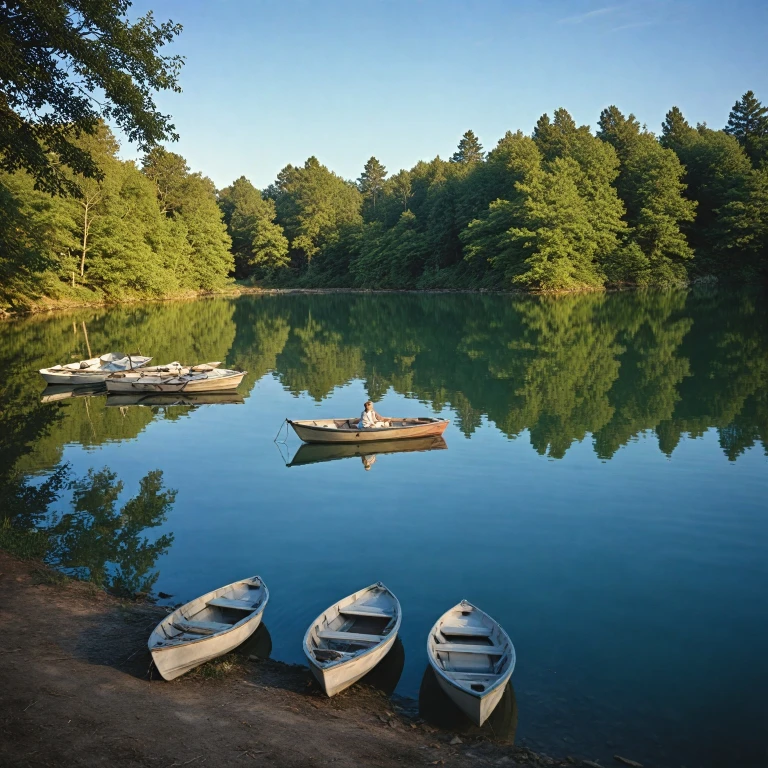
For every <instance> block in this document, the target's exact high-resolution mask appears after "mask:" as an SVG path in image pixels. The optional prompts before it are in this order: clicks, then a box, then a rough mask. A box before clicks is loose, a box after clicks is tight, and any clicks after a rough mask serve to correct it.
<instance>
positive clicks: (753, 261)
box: [0, 92, 768, 306]
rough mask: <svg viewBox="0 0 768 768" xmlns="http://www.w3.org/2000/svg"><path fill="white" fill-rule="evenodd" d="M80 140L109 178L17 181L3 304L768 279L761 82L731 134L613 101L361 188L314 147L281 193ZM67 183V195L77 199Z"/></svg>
mask: <svg viewBox="0 0 768 768" xmlns="http://www.w3.org/2000/svg"><path fill="white" fill-rule="evenodd" d="M72 143H73V145H74V146H76V147H77V148H78V149H79V150H81V151H82V152H83V154H84V155H86V156H87V157H89V158H91V159H92V160H93V162H94V163H95V164H96V165H97V167H98V168H99V169H100V175H99V176H98V177H96V176H87V175H85V174H84V173H82V172H78V171H77V170H74V169H71V168H69V167H68V166H66V165H63V166H61V167H57V171H56V172H57V179H58V181H59V183H60V184H61V185H62V188H63V190H64V194H57V193H56V190H53V193H52V190H50V189H48V188H47V187H46V185H45V184H41V183H40V180H39V179H38V178H37V177H36V175H35V173H34V172H33V171H30V170H29V169H24V168H18V169H16V170H14V171H12V172H9V171H5V172H0V245H1V246H2V248H1V249H0V285H1V287H0V299H2V301H3V303H5V304H6V305H11V306H13V305H15V304H19V303H22V304H23V303H24V302H25V301H28V300H29V299H30V297H32V298H34V297H40V296H46V297H50V298H53V299H59V300H65V301H72V302H75V303H77V302H79V303H85V302H89V301H93V300H100V299H104V298H106V299H107V300H110V301H120V300H124V299H130V298H140V297H162V296H172V295H178V294H182V293H188V292H199V291H216V290H220V289H222V288H224V287H225V286H227V284H228V283H230V282H231V280H232V278H236V279H239V280H244V281H246V282H251V283H253V282H256V283H260V284H264V285H274V286H291V285H296V286H303V287H354V288H384V289H386V288H417V289H430V288H458V289H461V288H471V289H507V290H508V289H513V288H520V289H526V290H534V291H563V290H574V289H576V290H578V289H594V288H601V287H603V286H606V285H635V286H645V285H661V286H663V285H674V284H681V283H684V282H686V281H689V280H690V279H692V278H696V277H699V276H709V275H714V276H717V277H722V278H732V279H740V280H746V281H757V280H760V279H764V278H765V277H766V275H768V108H766V107H764V106H763V105H762V104H761V103H760V102H759V101H758V100H757V98H756V97H755V96H754V94H753V93H752V92H748V93H746V94H744V96H743V97H742V98H741V99H740V100H739V101H738V102H736V104H735V105H734V107H733V109H732V111H731V114H730V117H729V120H728V124H727V126H725V128H723V129H722V130H713V129H711V128H708V127H707V126H706V125H702V124H699V125H697V126H696V127H695V128H694V127H692V126H691V125H690V124H689V123H688V122H687V120H686V119H685V117H684V116H683V114H682V113H681V111H680V110H679V109H677V108H676V107H675V108H673V109H671V110H670V111H669V112H668V114H667V116H666V119H665V121H664V124H663V126H662V130H661V134H660V135H659V136H658V137H657V136H656V135H655V134H653V133H652V132H650V131H649V130H648V129H647V128H645V127H644V126H641V125H640V123H639V122H638V120H637V119H636V118H635V117H634V115H631V114H630V115H629V116H625V115H624V114H622V112H621V111H620V110H619V109H617V108H616V107H614V106H612V107H609V108H607V109H605V110H603V112H602V113H601V115H600V119H599V121H598V128H597V131H596V132H594V133H593V132H592V131H591V130H590V128H589V127H588V126H577V125H576V123H575V122H574V120H573V118H572V117H571V115H570V114H569V113H568V112H567V111H566V110H565V109H558V110H556V111H555V112H554V114H553V116H552V118H550V117H549V115H547V114H545V115H542V117H541V118H540V119H539V120H538V122H537V123H536V126H535V128H534V130H533V132H532V134H531V135H530V136H529V135H524V134H523V133H522V132H520V131H518V132H517V133H511V132H508V133H507V134H505V135H504V136H503V137H502V138H501V139H500V141H499V142H498V144H497V145H496V147H494V149H492V150H491V151H490V152H487V153H486V152H485V151H484V150H483V147H482V145H481V144H480V142H479V140H478V139H477V137H476V136H475V135H474V133H473V132H472V131H467V133H466V134H464V136H463V137H462V139H461V141H460V142H459V145H458V148H457V150H456V152H455V153H454V154H453V156H452V157H451V158H450V159H449V160H443V159H442V158H440V157H436V158H435V159H434V160H431V161H428V162H426V161H421V162H419V163H417V164H416V165H415V166H414V167H413V168H411V169H410V170H401V171H399V172H398V173H397V174H394V175H392V176H389V175H388V173H387V171H386V168H385V167H384V166H383V165H382V164H381V163H380V162H379V161H378V160H377V159H376V158H375V157H372V158H370V160H369V161H368V162H367V163H366V164H365V167H364V169H363V171H362V173H361V175H360V177H359V179H358V180H357V181H356V182H352V181H349V180H346V179H343V178H342V177H340V176H338V175H337V174H335V173H333V172H332V171H330V170H329V169H328V168H326V167H325V166H324V165H322V164H321V163H320V162H319V161H318V160H317V158H315V157H310V158H309V159H308V160H307V161H306V162H305V163H304V164H303V165H302V166H293V165H288V166H286V167H285V168H283V170H282V171H281V172H280V173H279V174H278V177H277V179H276V180H275V181H274V182H273V183H272V184H271V185H270V186H269V187H267V188H266V189H265V190H258V189H256V188H255V187H254V186H253V184H251V183H250V182H249V181H248V179H246V178H245V177H240V178H239V179H237V180H236V181H234V182H233V183H232V184H231V185H230V186H228V187H226V188H224V189H221V190H217V189H216V188H215V186H214V184H213V182H211V180H210V179H208V178H206V177H204V176H203V175H202V174H200V173H194V172H192V171H191V170H190V168H189V167H188V165H187V163H186V161H185V160H184V158H183V157H181V156H180V155H178V154H176V153H173V152H170V151H168V150H166V149H164V148H162V147H159V146H154V147H152V148H150V149H149V150H148V151H147V152H146V154H145V155H144V156H143V158H142V160H141V162H140V163H138V164H137V163H134V162H128V161H123V160H121V159H120V158H119V157H118V151H119V146H118V143H117V141H116V139H115V137H114V135H113V134H112V132H111V131H110V130H109V128H108V127H107V126H106V124H105V123H103V122H100V123H98V124H97V125H96V127H95V128H94V129H93V131H92V132H91V133H82V134H81V135H80V136H79V137H77V138H74V139H72ZM61 191H62V190H58V192H61Z"/></svg>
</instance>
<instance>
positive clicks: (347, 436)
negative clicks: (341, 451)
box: [286, 417, 448, 443]
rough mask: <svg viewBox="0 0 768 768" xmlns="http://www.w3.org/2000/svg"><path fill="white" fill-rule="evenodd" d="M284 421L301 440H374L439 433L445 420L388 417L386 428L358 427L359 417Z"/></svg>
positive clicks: (336, 441) (314, 441)
mask: <svg viewBox="0 0 768 768" xmlns="http://www.w3.org/2000/svg"><path fill="white" fill-rule="evenodd" d="M286 421H287V422H288V423H289V424H290V425H291V426H292V427H293V431H294V432H295V433H296V434H297V435H298V436H299V437H300V438H301V439H302V440H303V441H304V442H305V443H367V442H372V441H378V440H404V439H407V438H413V437H433V436H439V435H442V434H443V432H445V428H446V427H447V426H448V419H433V418H429V417H425V418H418V419H413V418H405V417H402V418H401V417H398V418H394V419H388V421H389V423H390V426H389V427H373V428H366V429H360V428H358V426H357V425H358V424H359V423H360V419H359V418H354V419H303V420H300V421H291V419H286Z"/></svg>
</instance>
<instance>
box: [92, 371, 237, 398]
mask: <svg viewBox="0 0 768 768" xmlns="http://www.w3.org/2000/svg"><path fill="white" fill-rule="evenodd" d="M244 376H245V373H244V372H237V373H236V374H233V375H232V376H218V377H216V378H200V379H191V380H189V381H183V382H179V383H168V382H160V381H152V380H151V379H153V378H154V377H145V378H146V379H148V380H145V381H142V380H140V379H133V380H131V379H129V378H127V377H125V378H109V379H107V380H106V384H107V391H108V392H109V393H114V394H128V393H132V394H136V393H141V392H158V393H160V392H165V393H169V394H181V393H182V392H183V393H185V394H195V393H209V392H229V391H231V390H233V389H237V387H238V386H239V384H240V382H242V380H243V377H244Z"/></svg>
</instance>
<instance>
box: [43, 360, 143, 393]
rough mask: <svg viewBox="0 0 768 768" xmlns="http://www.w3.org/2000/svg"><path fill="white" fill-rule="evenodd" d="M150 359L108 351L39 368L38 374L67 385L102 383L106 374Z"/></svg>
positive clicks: (126, 368)
mask: <svg viewBox="0 0 768 768" xmlns="http://www.w3.org/2000/svg"><path fill="white" fill-rule="evenodd" d="M151 359H152V358H151V357H143V356H141V355H124V354H122V353H120V352H110V353H109V354H106V355H102V356H101V357H92V358H90V359H89V360H81V361H80V362H78V363H67V364H66V365H54V366H53V367H52V368H41V369H40V375H41V376H42V377H43V378H44V379H45V381H46V382H47V383H48V384H67V385H68V386H83V385H86V384H90V385H93V384H103V383H104V382H105V381H106V379H107V376H110V375H111V374H113V373H115V372H116V371H127V370H131V369H132V368H142V367H143V366H145V365H146V364H147V363H148V362H149V361H150V360H151Z"/></svg>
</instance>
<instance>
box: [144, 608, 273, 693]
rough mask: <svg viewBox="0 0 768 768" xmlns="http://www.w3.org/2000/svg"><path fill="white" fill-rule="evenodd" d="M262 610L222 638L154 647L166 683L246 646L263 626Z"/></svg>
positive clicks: (212, 637)
mask: <svg viewBox="0 0 768 768" xmlns="http://www.w3.org/2000/svg"><path fill="white" fill-rule="evenodd" d="M262 615H263V611H262V612H261V613H258V614H257V615H256V616H254V617H253V618H252V619H249V620H248V621H246V622H243V624H242V625H240V626H237V627H235V628H234V629H231V630H229V631H228V632H225V633H224V634H221V635H213V636H211V637H210V638H201V639H200V640H197V641H195V642H194V643H186V644H184V645H179V646H176V647H173V648H153V649H151V651H152V660H153V661H154V662H155V666H156V667H157V670H158V672H160V674H161V675H162V676H163V679H164V680H175V679H176V678H177V677H181V675H183V674H185V673H186V672H189V671H190V670H191V669H194V668H195V667H199V666H200V665H201V664H205V662H206V661H211V659H216V658H218V657H219V656H223V655H224V654H225V653H229V652H230V651H233V650H234V649H235V648H237V646H238V645H241V644H242V643H244V642H245V641H246V640H247V639H248V638H249V637H250V636H251V635H252V634H253V633H254V632H255V631H256V630H257V629H258V628H259V625H260V624H261V619H262Z"/></svg>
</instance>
